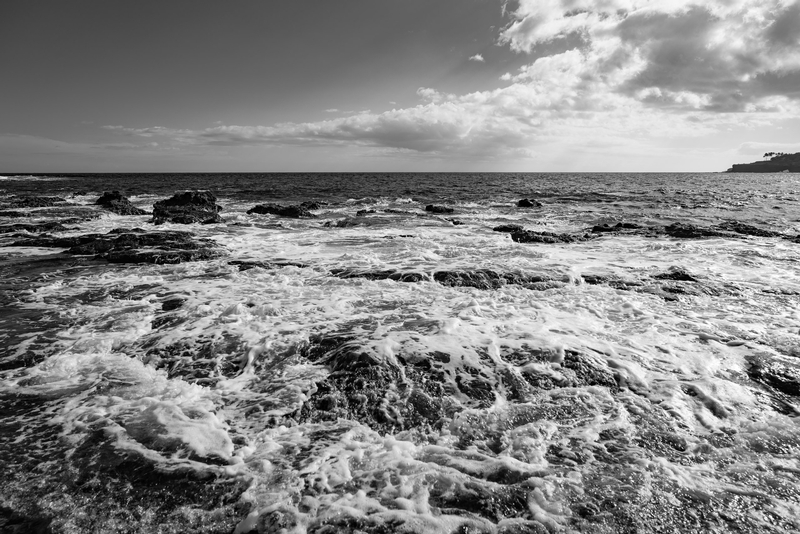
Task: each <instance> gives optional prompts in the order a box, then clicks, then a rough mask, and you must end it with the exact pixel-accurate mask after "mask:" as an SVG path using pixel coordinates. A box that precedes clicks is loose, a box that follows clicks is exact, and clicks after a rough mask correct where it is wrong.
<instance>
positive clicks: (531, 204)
mask: <svg viewBox="0 0 800 534" xmlns="http://www.w3.org/2000/svg"><path fill="white" fill-rule="evenodd" d="M542 206H543V204H542V203H541V202H539V201H538V200H531V199H529V198H523V199H522V200H519V201H517V207H518V208H541V207H542Z"/></svg>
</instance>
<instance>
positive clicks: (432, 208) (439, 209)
mask: <svg viewBox="0 0 800 534" xmlns="http://www.w3.org/2000/svg"><path fill="white" fill-rule="evenodd" d="M425 211H427V212H428V213H453V211H454V210H453V208H448V207H447V206H438V205H436V204H428V205H427V206H425Z"/></svg>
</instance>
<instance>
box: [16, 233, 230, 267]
mask: <svg viewBox="0 0 800 534" xmlns="http://www.w3.org/2000/svg"><path fill="white" fill-rule="evenodd" d="M12 246H18V247H26V246H27V247H49V248H66V249H68V250H67V253H69V254H75V255H94V256H95V257H97V258H98V259H106V260H108V261H109V262H111V263H156V264H173V263H182V262H187V261H202V260H209V259H213V258H217V257H219V256H220V255H221V253H220V251H219V250H218V248H217V245H216V243H215V242H214V241H212V240H209V239H198V238H196V237H194V234H192V233H191V232H179V231H171V232H146V231H145V230H142V229H140V228H134V229H130V230H128V229H124V228H117V229H114V230H112V231H110V232H108V233H107V234H85V235H80V236H63V237H54V236H49V235H45V236H39V237H34V238H27V239H22V240H19V241H15V242H14V243H12Z"/></svg>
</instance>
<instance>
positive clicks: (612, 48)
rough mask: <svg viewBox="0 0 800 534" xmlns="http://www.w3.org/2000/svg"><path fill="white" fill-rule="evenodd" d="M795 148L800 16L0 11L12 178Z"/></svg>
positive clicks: (691, 163)
mask: <svg viewBox="0 0 800 534" xmlns="http://www.w3.org/2000/svg"><path fill="white" fill-rule="evenodd" d="M776 151H778V152H800V0H657V1H656V0H593V1H590V0H507V1H503V0H313V1H312V0H291V1H267V0H263V1H256V0H247V1H243V0H228V1H225V2H219V1H216V0H214V1H208V0H169V1H167V0H136V1H135V2H123V1H107V0H91V1H88V0H70V1H69V2H64V1H59V0H48V1H43V0H3V1H2V2H1V3H0V173H3V172H5V173H13V172H78V173H80V172H217V171H219V172H224V171H227V172H294V171H296V172H346V171H351V172H667V171H669V172H703V171H724V170H725V169H726V168H728V167H729V166H730V165H731V164H733V163H742V162H748V161H756V160H759V159H761V157H762V155H763V153H765V152H776Z"/></svg>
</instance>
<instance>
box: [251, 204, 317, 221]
mask: <svg viewBox="0 0 800 534" xmlns="http://www.w3.org/2000/svg"><path fill="white" fill-rule="evenodd" d="M247 213H248V214H253V213H256V214H259V215H278V216H279V217H290V218H292V219H313V218H314V217H316V215H314V214H313V213H311V211H310V209H309V208H308V207H306V206H303V205H302V204H296V205H291V206H282V205H280V204H258V205H256V206H253V207H252V208H250V209H249V210H247Z"/></svg>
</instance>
